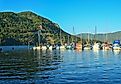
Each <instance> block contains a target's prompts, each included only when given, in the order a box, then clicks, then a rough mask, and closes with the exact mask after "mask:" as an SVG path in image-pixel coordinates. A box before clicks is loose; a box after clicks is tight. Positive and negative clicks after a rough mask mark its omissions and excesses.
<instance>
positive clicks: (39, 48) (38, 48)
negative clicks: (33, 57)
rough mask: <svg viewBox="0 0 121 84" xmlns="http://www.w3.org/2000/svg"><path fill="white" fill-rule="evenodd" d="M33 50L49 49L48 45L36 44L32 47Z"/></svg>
mask: <svg viewBox="0 0 121 84" xmlns="http://www.w3.org/2000/svg"><path fill="white" fill-rule="evenodd" d="M32 49H33V50H46V49H47V47H46V46H42V47H41V46H34V47H33V48H32Z"/></svg>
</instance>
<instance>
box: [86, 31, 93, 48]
mask: <svg viewBox="0 0 121 84" xmlns="http://www.w3.org/2000/svg"><path fill="white" fill-rule="evenodd" d="M91 49H92V46H91V45H90V43H89V33H88V40H87V43H86V44H85V45H84V50H91Z"/></svg>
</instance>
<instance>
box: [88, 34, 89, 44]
mask: <svg viewBox="0 0 121 84" xmlns="http://www.w3.org/2000/svg"><path fill="white" fill-rule="evenodd" d="M88 44H89V33H88Z"/></svg>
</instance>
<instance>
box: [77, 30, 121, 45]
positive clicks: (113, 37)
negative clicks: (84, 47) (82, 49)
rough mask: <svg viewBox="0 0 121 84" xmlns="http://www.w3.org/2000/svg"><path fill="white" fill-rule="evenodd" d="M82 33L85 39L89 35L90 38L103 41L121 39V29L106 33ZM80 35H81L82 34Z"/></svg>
mask: <svg viewBox="0 0 121 84" xmlns="http://www.w3.org/2000/svg"><path fill="white" fill-rule="evenodd" d="M81 35H82V38H83V39H87V38H88V35H89V38H90V40H98V41H101V42H110V43H113V41H114V40H121V31H118V32H113V33H105V34H88V33H82V34H81ZM78 36H80V34H79V35H78Z"/></svg>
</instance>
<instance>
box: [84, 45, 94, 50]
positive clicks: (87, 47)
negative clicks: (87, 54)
mask: <svg viewBox="0 0 121 84" xmlns="http://www.w3.org/2000/svg"><path fill="white" fill-rule="evenodd" d="M91 49H92V47H91V45H89V44H87V45H84V50H91Z"/></svg>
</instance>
